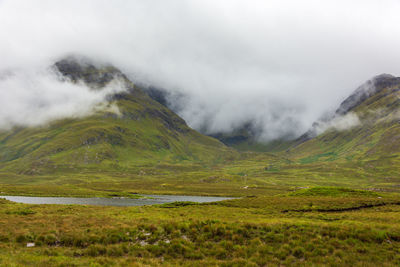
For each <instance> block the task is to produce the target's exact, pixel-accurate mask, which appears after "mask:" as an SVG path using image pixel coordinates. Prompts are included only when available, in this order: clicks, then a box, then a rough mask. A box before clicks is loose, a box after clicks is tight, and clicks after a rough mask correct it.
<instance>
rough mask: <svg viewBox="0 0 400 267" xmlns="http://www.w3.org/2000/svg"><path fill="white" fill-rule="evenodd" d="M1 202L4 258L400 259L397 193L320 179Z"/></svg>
mask: <svg viewBox="0 0 400 267" xmlns="http://www.w3.org/2000/svg"><path fill="white" fill-rule="evenodd" d="M0 203H1V204H0V214H1V216H0V226H1V227H0V265H2V266H24V265H30V266H119V265H121V266H157V265H166V266H170V265H184V266H266V265H285V266H310V265H314V266H319V265H331V266H398V265H399V264H400V253H399V252H400V223H399V222H400V197H399V196H398V195H397V194H388V193H384V194H382V193H375V192H370V191H361V190H351V189H346V188H336V187H317V188H312V189H302V190H299V191H296V192H292V193H289V194H282V195H276V196H258V197H257V196H254V197H244V198H241V199H235V200H228V201H223V202H218V203H209V204H193V203H187V204H186V205H185V204H184V203H176V204H166V205H159V206H143V207H128V208H119V207H96V206H79V205H26V204H15V203H11V202H8V201H1V202H0ZM31 242H33V243H35V246H34V247H27V244H28V243H31Z"/></svg>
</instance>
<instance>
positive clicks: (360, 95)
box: [289, 74, 400, 164]
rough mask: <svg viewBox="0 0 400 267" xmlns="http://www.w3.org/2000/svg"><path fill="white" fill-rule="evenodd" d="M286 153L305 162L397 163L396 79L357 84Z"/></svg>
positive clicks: (399, 85) (399, 116)
mask: <svg viewBox="0 0 400 267" xmlns="http://www.w3.org/2000/svg"><path fill="white" fill-rule="evenodd" d="M321 132H322V133H321ZM289 154H290V155H291V156H292V157H294V158H297V159H299V158H300V159H302V160H303V161H309V162H312V161H320V160H323V161H332V160H337V159H341V160H344V159H347V160H368V161H371V162H372V161H377V162H379V163H380V164H384V163H387V162H398V161H399V156H400V78H399V77H394V76H391V75H387V74H383V75H379V76H376V77H374V78H373V79H371V80H369V81H367V82H366V83H364V84H363V85H361V86H360V87H359V88H358V89H357V90H356V91H355V92H354V93H353V94H351V95H350V96H349V97H348V98H347V99H345V100H344V101H343V102H342V103H341V105H340V106H339V108H338V109H337V110H336V112H335V113H334V114H333V115H331V116H329V117H328V118H325V119H322V120H320V121H318V122H316V123H314V125H313V127H312V129H310V131H308V132H307V133H306V134H304V135H303V136H301V137H300V138H298V139H297V140H295V141H294V144H293V145H292V146H291V148H290V149H289ZM307 157H308V158H307Z"/></svg>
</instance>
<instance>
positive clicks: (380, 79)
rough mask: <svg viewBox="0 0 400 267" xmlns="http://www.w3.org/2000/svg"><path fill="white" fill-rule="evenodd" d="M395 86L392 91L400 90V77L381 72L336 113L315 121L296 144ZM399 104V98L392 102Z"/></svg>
mask: <svg viewBox="0 0 400 267" xmlns="http://www.w3.org/2000/svg"><path fill="white" fill-rule="evenodd" d="M390 87H393V89H392V90H391V91H390V93H394V92H396V91H399V90H400V77H395V76H393V75H390V74H381V75H378V76H375V77H374V78H372V79H371V80H368V81H367V82H365V83H364V84H362V85H361V86H360V87H358V88H357V89H356V90H355V91H354V92H353V93H352V94H351V95H350V96H349V97H348V98H346V99H345V100H344V101H343V102H342V103H341V104H340V106H339V108H338V109H337V110H336V111H335V113H333V114H331V115H328V116H326V117H324V118H321V119H320V120H319V121H317V122H314V123H313V125H312V127H311V128H310V129H309V130H308V131H307V132H306V133H304V134H303V135H301V136H300V137H299V138H297V139H296V140H295V145H294V147H295V146H297V145H300V144H302V143H304V142H306V141H308V140H310V139H312V138H314V137H316V136H317V135H318V130H317V129H318V127H319V126H320V125H321V124H323V123H327V122H329V121H330V120H333V119H334V118H336V117H340V116H343V115H346V114H347V113H349V112H350V111H352V110H354V109H355V108H356V107H358V106H359V105H361V104H362V103H364V102H365V101H369V100H368V99H370V97H372V96H374V95H376V94H378V93H379V92H381V91H382V90H383V89H385V88H390ZM385 96H386V95H385V94H382V95H381V96H380V97H378V98H377V99H376V98H375V99H374V101H377V100H379V98H382V97H385ZM397 104H398V100H397V101H395V102H393V103H391V104H390V106H395V105H397Z"/></svg>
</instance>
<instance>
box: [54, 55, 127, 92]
mask: <svg viewBox="0 0 400 267" xmlns="http://www.w3.org/2000/svg"><path fill="white" fill-rule="evenodd" d="M54 66H55V68H56V69H57V70H58V71H59V72H60V73H61V74H62V75H63V76H64V77H65V78H67V79H69V80H71V81H72V82H78V81H83V82H84V83H85V84H87V85H88V86H91V87H100V88H101V87H104V86H106V85H107V84H108V83H109V82H111V81H112V80H113V79H114V78H116V77H124V75H123V74H122V73H121V72H120V71H119V70H118V69H116V68H114V67H113V66H110V65H108V66H104V68H101V69H100V68H97V67H96V66H95V65H94V64H92V63H91V62H90V60H87V59H82V58H79V59H78V58H75V57H68V58H65V59H62V60H60V61H58V62H56V63H55V64H54Z"/></svg>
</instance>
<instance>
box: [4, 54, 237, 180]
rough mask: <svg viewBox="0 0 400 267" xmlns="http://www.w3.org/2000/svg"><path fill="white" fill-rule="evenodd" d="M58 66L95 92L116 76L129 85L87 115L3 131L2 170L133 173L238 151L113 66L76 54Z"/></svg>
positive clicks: (65, 76)
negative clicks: (149, 166)
mask: <svg viewBox="0 0 400 267" xmlns="http://www.w3.org/2000/svg"><path fill="white" fill-rule="evenodd" d="M53 69H55V71H57V72H59V73H60V74H61V76H60V77H61V79H62V80H64V81H63V82H72V83H78V82H83V83H85V84H86V85H87V86H89V87H91V88H92V90H101V89H102V88H103V87H104V86H106V85H107V84H109V83H110V82H111V81H113V80H114V79H119V80H120V81H122V82H123V83H124V86H126V87H127V88H128V89H127V91H126V92H124V93H118V94H114V95H109V96H108V101H107V103H106V105H105V106H104V107H101V108H99V109H98V110H97V111H96V112H94V113H93V114H92V115H90V116H88V117H85V118H69V119H63V120H59V121H54V122H52V123H50V124H48V125H45V126H40V127H34V128H32V127H30V128H28V127H15V128H14V129H12V130H9V131H3V132H1V133H0V171H1V172H2V173H10V175H11V176H15V175H20V174H23V175H41V174H49V173H62V174H63V175H65V174H66V173H79V172H88V171H92V172H96V173H100V172H110V171H111V172H113V171H121V170H123V171H129V169H130V168H134V167H135V166H138V165H145V164H147V163H149V162H151V163H154V162H158V161H161V160H162V161H163V162H174V163H182V162H185V161H195V162H212V161H214V160H219V159H220V158H222V157H223V156H225V155H227V154H229V153H233V152H232V151H231V150H230V149H228V148H226V147H225V146H224V145H223V144H222V143H220V142H219V141H217V140H215V139H213V138H211V137H207V136H204V135H201V134H199V133H198V132H196V131H194V130H192V129H191V128H189V127H188V126H187V125H186V123H185V121H184V120H183V119H181V118H180V117H179V116H177V115H176V114H175V113H174V112H172V111H171V110H169V109H168V108H166V107H165V106H163V105H161V104H159V103H158V102H156V101H154V100H152V99H151V98H150V97H149V96H148V95H147V94H145V93H144V92H143V91H142V89H141V88H140V87H138V86H136V85H135V84H134V83H132V82H131V81H130V80H129V79H128V78H127V77H126V76H125V75H124V74H123V73H122V72H121V71H120V70H118V69H117V68H115V67H113V66H110V65H101V64H100V65H96V64H94V63H92V62H91V61H89V60H87V59H77V58H72V57H71V58H67V59H63V60H60V61H58V62H57V63H56V64H55V65H54V66H53Z"/></svg>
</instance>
